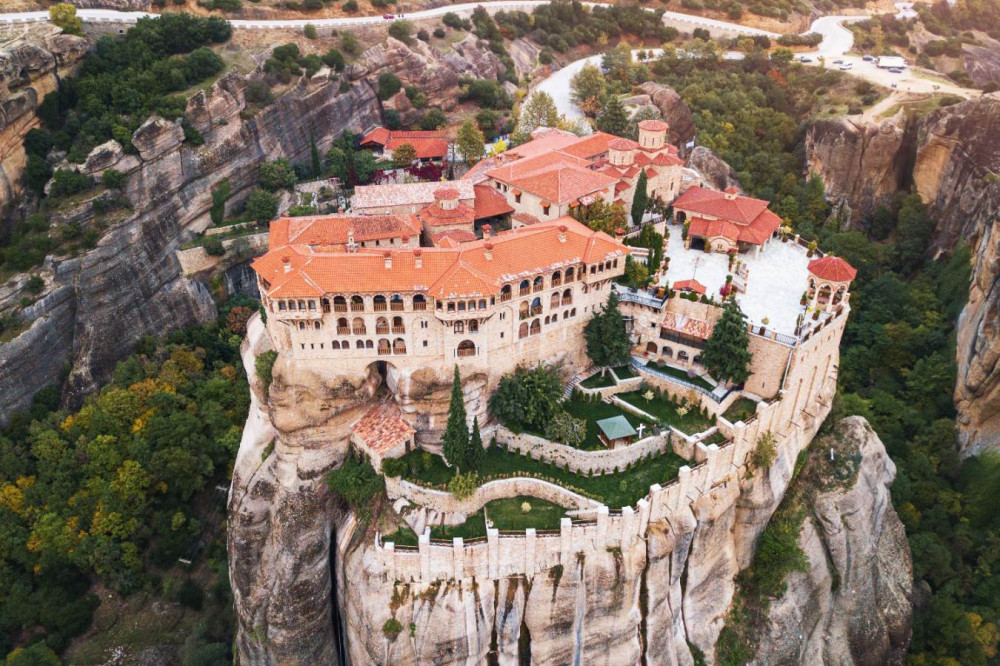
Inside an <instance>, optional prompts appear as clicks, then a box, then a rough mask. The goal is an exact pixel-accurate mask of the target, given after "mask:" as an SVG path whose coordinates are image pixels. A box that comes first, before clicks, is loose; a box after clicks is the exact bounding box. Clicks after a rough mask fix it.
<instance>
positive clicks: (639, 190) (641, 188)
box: [632, 170, 649, 225]
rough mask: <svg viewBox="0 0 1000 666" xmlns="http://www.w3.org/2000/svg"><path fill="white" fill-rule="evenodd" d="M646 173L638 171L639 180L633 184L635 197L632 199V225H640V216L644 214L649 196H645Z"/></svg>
mask: <svg viewBox="0 0 1000 666" xmlns="http://www.w3.org/2000/svg"><path fill="white" fill-rule="evenodd" d="M646 187H647V178H646V171H645V170H642V171H639V179H638V180H637V181H636V183H635V196H634V197H632V224H635V225H639V224H642V216H643V215H644V214H645V213H646V204H647V203H648V202H649V196H648V195H647V194H646Z"/></svg>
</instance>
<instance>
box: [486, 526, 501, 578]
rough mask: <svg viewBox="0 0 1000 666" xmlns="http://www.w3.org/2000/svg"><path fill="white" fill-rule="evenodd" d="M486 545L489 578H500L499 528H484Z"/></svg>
mask: <svg viewBox="0 0 1000 666" xmlns="http://www.w3.org/2000/svg"><path fill="white" fill-rule="evenodd" d="M486 547H487V559H489V563H490V568H489V574H490V580H497V579H498V578H500V530H498V529H496V528H495V527H488V528H487V529H486Z"/></svg>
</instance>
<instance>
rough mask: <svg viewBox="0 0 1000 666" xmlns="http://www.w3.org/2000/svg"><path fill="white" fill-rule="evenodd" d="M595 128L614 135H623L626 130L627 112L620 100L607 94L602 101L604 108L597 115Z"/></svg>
mask: <svg viewBox="0 0 1000 666" xmlns="http://www.w3.org/2000/svg"><path fill="white" fill-rule="evenodd" d="M597 129H599V130H601V131H602V132H607V133H608V134H614V135H615V136H625V133H626V132H628V113H627V112H626V111H625V107H624V106H622V103H621V101H620V100H619V99H618V98H617V97H615V96H614V95H609V96H608V100H607V101H606V102H605V103H604V110H602V111H601V113H600V114H598V116H597Z"/></svg>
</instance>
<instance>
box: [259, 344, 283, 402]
mask: <svg viewBox="0 0 1000 666" xmlns="http://www.w3.org/2000/svg"><path fill="white" fill-rule="evenodd" d="M277 360H278V352H276V351H266V352H262V353H261V354H259V355H258V356H257V358H256V359H254V371H255V372H256V373H257V378H258V379H260V381H261V382H262V383H263V384H264V393H265V394H267V392H268V390H270V388H271V381H272V379H273V378H274V375H273V370H274V362H275V361H277Z"/></svg>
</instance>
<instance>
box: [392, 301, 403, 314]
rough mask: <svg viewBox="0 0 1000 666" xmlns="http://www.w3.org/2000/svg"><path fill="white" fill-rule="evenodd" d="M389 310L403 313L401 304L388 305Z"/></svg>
mask: <svg viewBox="0 0 1000 666" xmlns="http://www.w3.org/2000/svg"><path fill="white" fill-rule="evenodd" d="M389 309H390V310H392V311H393V312H402V311H403V303H402V302H399V303H396V302H392V303H389Z"/></svg>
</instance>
